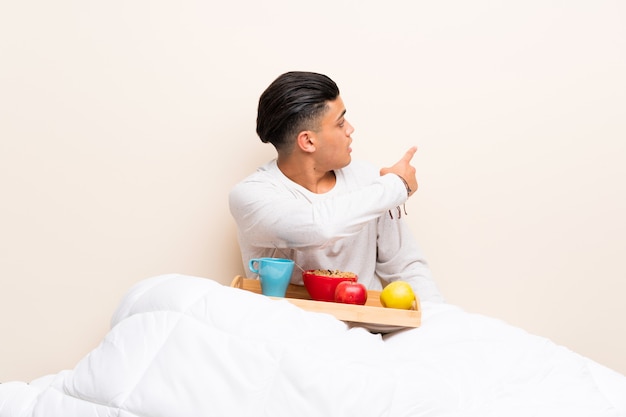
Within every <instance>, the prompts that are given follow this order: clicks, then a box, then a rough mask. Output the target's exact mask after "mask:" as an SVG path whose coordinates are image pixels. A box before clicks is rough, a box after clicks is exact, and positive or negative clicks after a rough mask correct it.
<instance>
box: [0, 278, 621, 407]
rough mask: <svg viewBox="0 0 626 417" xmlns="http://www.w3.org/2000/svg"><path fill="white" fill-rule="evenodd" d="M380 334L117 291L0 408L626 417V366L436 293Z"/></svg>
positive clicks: (291, 315)
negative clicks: (107, 326)
mask: <svg viewBox="0 0 626 417" xmlns="http://www.w3.org/2000/svg"><path fill="white" fill-rule="evenodd" d="M422 307H423V317H422V326H421V327H420V328H417V329H411V330H403V331H399V332H396V333H393V334H389V335H387V336H385V337H381V336H380V335H378V334H371V333H369V332H367V331H365V330H363V329H360V328H352V329H350V328H348V327H347V326H346V325H345V324H344V323H342V322H340V321H338V320H336V319H334V318H333V317H331V316H329V315H325V314H319V313H311V312H306V311H303V310H300V309H299V308H297V307H295V306H293V305H291V304H290V303H288V302H287V301H275V300H271V299H267V298H265V297H263V296H260V295H256V294H253V293H250V292H247V291H243V290H239V289H233V288H230V287H226V286H223V285H220V284H218V283H216V282H214V281H211V280H209V279H203V278H197V277H190V276H181V275H166V276H160V277H155V278H151V279H148V280H145V281H142V282H140V283H139V284H137V285H136V286H135V287H133V288H132V289H131V290H130V291H129V292H128V294H127V295H126V296H125V297H124V299H123V300H122V303H121V304H120V306H119V307H118V310H117V311H116V313H115V315H114V317H113V320H112V329H111V331H110V332H109V333H108V334H107V336H106V337H105V339H104V340H103V341H102V343H101V344H100V345H99V346H98V347H97V348H96V349H94V350H93V351H92V352H91V353H90V354H88V355H87V356H86V357H85V358H84V359H83V360H82V361H81V362H79V363H78V365H77V366H76V367H75V368H74V369H73V370H67V371H63V372H60V373H59V374H56V375H50V376H46V377H42V378H40V379H37V380H35V381H32V382H31V383H30V384H27V383H24V382H11V383H4V384H0V417H18V416H19V417H26V416H33V417H34V416H41V417H44V416H45V417H56V416H58V417H73V416H77V417H92V416H94V417H95V416H100V417H103V416H107V417H186V416H188V417H200V416H202V417H206V416H272V417H278V416H285V417H293V416H316V417H317V416H342V417H344V416H359V417H367V416H389V417H392V416H393V417H396V416H398V417H399V416H437V417H442V416H480V417H485V416H498V417H512V416H525V417H526V416H546V417H555V416H567V417H575V416H581V417H582V416H585V417H588V416H607V417H608V416H622V417H624V416H626V377H624V376H622V375H620V374H618V373H616V372H614V371H611V370H609V369H607V368H605V367H603V366H600V365H598V364H597V363H595V362H592V361H590V360H589V359H586V358H584V357H582V356H580V355H578V354H576V353H573V352H571V351H569V350H567V349H565V348H563V347H560V346H557V345H555V344H554V343H552V342H550V341H549V340H546V339H544V338H540V337H536V336H533V335H530V334H528V333H526V332H524V331H522V330H520V329H517V328H514V327H512V326H509V325H507V324H505V323H503V322H501V321H498V320H494V319H490V318H487V317H484V316H480V315H475V314H468V313H466V312H464V311H462V310H461V309H459V308H457V307H455V306H452V305H448V304H430V303H423V306H422Z"/></svg>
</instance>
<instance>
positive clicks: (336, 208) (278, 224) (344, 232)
mask: <svg viewBox="0 0 626 417" xmlns="http://www.w3.org/2000/svg"><path fill="white" fill-rule="evenodd" d="M406 199H407V195H406V189H405V186H404V184H403V183H402V181H401V180H400V179H399V178H398V177H397V176H396V175H392V174H387V175H384V176H378V177H376V178H375V179H373V180H372V181H371V182H370V183H369V184H366V185H363V186H361V187H357V188H354V189H352V190H351V191H350V192H348V193H345V194H338V195H336V196H332V197H329V198H323V199H313V198H310V196H307V193H306V191H305V190H301V189H298V187H293V186H292V187H290V186H287V185H286V184H283V183H282V182H280V181H277V180H275V179H273V178H272V176H271V175H269V174H263V173H261V174H259V175H254V176H252V177H249V178H248V179H247V180H244V181H243V182H241V183H239V184H238V185H237V186H235V187H234V188H233V189H232V190H231V192H230V195H229V206H230V211H231V214H232V215H233V217H234V219H235V221H236V222H237V227H238V228H239V233H240V235H241V236H245V239H246V243H247V244H248V245H251V246H256V247H272V246H277V247H282V248H287V247H289V248H300V249H306V248H313V247H319V248H323V247H326V246H328V245H332V244H333V243H334V242H336V241H337V240H339V239H342V238H344V237H347V236H351V235H353V234H356V233H357V232H358V231H359V230H360V229H361V228H362V227H363V226H364V225H365V224H366V223H367V222H369V221H372V220H374V219H376V218H377V217H379V216H380V215H381V214H382V213H384V212H386V211H387V210H389V209H390V208H392V207H395V206H397V205H399V204H402V203H404V202H405V201H406Z"/></svg>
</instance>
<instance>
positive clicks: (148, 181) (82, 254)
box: [0, 0, 626, 381]
mask: <svg viewBox="0 0 626 417" xmlns="http://www.w3.org/2000/svg"><path fill="white" fill-rule="evenodd" d="M624 22H626V6H625V3H623V2H619V1H610V0H588V1H568V2H556V1H547V2H546V1H543V0H542V1H538V0H536V1H532V0H531V1H525V2H521V1H517V2H513V1H508V2H491V1H486V0H478V1H472V2H465V1H460V0H444V1H413V0H392V1H389V2H379V1H371V0H364V1H351V0H332V1H331V0H321V1H317V2H312V3H311V2H309V3H305V2H292V1H287V0H270V1H266V2H257V1H244V2H211V1H203V2H202V1H186V0H184V1H148V0H135V1H107V2H103V1H92V0H87V1H80V2H75V1H67V0H60V1H56V2H49V1H43V0H26V1H20V2H8V1H6V2H2V3H0V60H1V63H0V181H1V199H2V200H1V203H0V338H1V341H0V381H6V380H11V379H19V380H30V379H33V378H35V377H38V376H41V375H43V374H46V373H55V372H58V371H60V370H62V369H67V368H72V367H73V366H74V365H75V364H76V362H77V361H78V360H79V359H80V358H82V357H83V356H84V355H85V354H86V353H87V352H89V351H90V350H91V349H93V348H94V347H95V346H96V345H97V343H98V342H99V341H100V340H101V338H102V337H103V335H104V334H105V332H106V331H107V329H108V322H109V319H110V317H111V314H112V313H113V310H114V309H115V307H116V305H117V303H118V302H119V300H120V298H121V297H122V295H123V294H124V292H125V291H126V290H127V289H128V288H129V287H130V286H131V285H132V284H134V283H136V282H137V281H139V280H141V279H143V278H146V277H149V276H153V275H157V274H162V273H169V272H181V273H186V274H193V275H199V276H203V277H209V278H212V279H215V280H218V281H221V282H223V283H226V282H228V281H229V280H230V279H231V278H232V277H233V276H234V275H235V274H238V273H240V272H242V267H241V263H240V260H239V254H238V247H237V243H236V239H235V228H234V224H233V221H232V220H231V218H230V215H229V213H228V207H227V193H228V190H229V189H230V188H231V187H232V186H233V185H234V184H235V183H236V182H237V181H238V180H240V179H242V178H243V177H244V176H245V175H246V174H248V173H249V172H251V171H252V170H253V169H254V168H255V167H256V166H257V165H259V164H261V163H263V162H264V161H266V160H267V159H269V158H271V157H272V156H273V150H272V149H271V147H269V146H267V145H263V144H261V143H260V141H259V140H258V139H257V138H256V136H255V133H254V122H255V116H256V114H255V111H256V101H257V99H258V96H259V94H260V93H261V92H262V90H263V89H264V88H265V87H266V86H267V85H268V84H269V83H270V82H271V81H272V80H273V79H274V78H275V77H276V76H277V75H279V74H280V73H282V72H284V71H287V70H292V69H300V70H313V71H320V72H324V73H327V74H328V75H330V76H331V77H332V78H334V79H335V81H337V83H338V84H339V86H340V88H341V90H342V96H343V98H344V101H345V102H346V105H347V107H348V116H349V120H350V121H351V123H352V124H353V125H354V126H355V127H356V133H355V134H354V140H355V143H354V149H355V152H354V156H355V157H357V158H364V159H368V160H371V161H372V162H375V163H376V164H378V165H388V164H390V163H392V162H395V160H396V159H397V158H399V157H400V156H401V155H402V153H403V152H404V150H405V149H407V148H408V147H410V146H411V145H413V144H416V145H418V146H419V148H420V150H419V152H418V154H417V156H416V158H415V162H416V164H417V170H418V178H419V180H420V190H419V192H418V194H416V196H415V197H414V198H412V200H411V201H410V202H409V204H408V205H407V209H408V211H409V215H408V216H407V217H406V219H407V221H408V222H410V225H411V227H412V229H413V230H414V231H415V233H416V234H417V235H418V238H419V240H420V242H421V243H422V246H423V247H424V249H425V251H426V253H427V255H428V257H429V259H430V261H431V266H432V269H433V271H434V274H435V276H436V278H437V280H438V282H439V285H440V287H441V289H442V291H443V292H444V294H445V295H446V297H447V299H448V301H450V302H452V303H455V304H458V305H461V306H462V307H464V308H465V309H467V310H469V311H472V312H477V313H483V314H487V315H490V316H494V317H498V318H501V319H503V320H506V321H508V322H509V323H512V324H514V325H517V326H521V327H523V328H524V329H526V330H528V331H530V332H532V333H536V334H540V335H543V336H546V337H549V338H551V339H552V340H554V341H556V342H558V343H560V344H564V345H566V346H568V347H569V348H571V349H573V350H576V351H578V352H580V353H582V354H584V355H586V356H589V357H591V358H593V359H595V360H597V361H598V362H600V363H603V364H605V365H608V366H610V367H612V368H614V369H616V370H618V371H620V372H622V373H626V354H624V352H626V325H625V324H624V318H625V317H626V304H625V303H624V296H625V294H626V264H625V263H624V261H623V259H624V258H623V257H624V254H623V252H624V250H625V249H626V237H625V236H626V220H625V216H624V213H626V181H625V179H626V164H624V159H625V157H626V118H625V115H626V77H625V76H624V74H626V26H625V25H624Z"/></svg>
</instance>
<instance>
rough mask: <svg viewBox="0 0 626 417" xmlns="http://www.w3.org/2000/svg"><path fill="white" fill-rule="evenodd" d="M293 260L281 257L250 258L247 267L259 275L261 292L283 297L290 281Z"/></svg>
mask: <svg viewBox="0 0 626 417" xmlns="http://www.w3.org/2000/svg"><path fill="white" fill-rule="evenodd" d="M293 265H294V262H293V261H292V260H291V259H283V258H254V259H250V262H249V263H248V268H250V271H252V272H254V273H255V274H257V275H258V276H259V279H260V281H261V292H262V293H263V294H264V295H267V296H270V297H284V296H285V293H286V292H287V286H288V285H289V281H291V274H292V272H293Z"/></svg>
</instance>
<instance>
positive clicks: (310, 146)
mask: <svg viewBox="0 0 626 417" xmlns="http://www.w3.org/2000/svg"><path fill="white" fill-rule="evenodd" d="M296 140H297V143H298V147H299V148H300V149H302V151H303V152H309V153H310V152H315V140H316V138H315V133H313V132H311V131H310V130H303V131H302V132H300V133H299V134H298V138H297V139H296Z"/></svg>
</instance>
